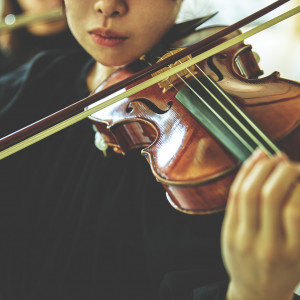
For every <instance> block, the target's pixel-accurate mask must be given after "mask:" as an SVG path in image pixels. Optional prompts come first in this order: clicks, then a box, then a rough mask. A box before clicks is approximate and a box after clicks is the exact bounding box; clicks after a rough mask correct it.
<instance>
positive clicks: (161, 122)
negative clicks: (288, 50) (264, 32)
mask: <svg viewBox="0 0 300 300" xmlns="http://www.w3.org/2000/svg"><path fill="white" fill-rule="evenodd" d="M218 30H220V27H211V28H205V29H201V30H199V31H198V32H196V33H194V34H192V36H189V37H188V39H189V40H191V39H193V38H195V39H196V40H199V39H201V38H203V37H205V36H210V35H211V34H212V33H214V32H215V31H218ZM238 34H239V33H238V32H234V33H232V34H231V35H229V36H226V37H224V39H225V40H226V39H230V38H232V35H233V36H235V35H238ZM184 40H185V39H183V40H182V41H178V42H177V45H178V44H180V42H184ZM219 42H220V43H221V42H222V41H219ZM180 46H182V45H180ZM183 46H184V45H183ZM195 55H197V52H196V53H195ZM162 59H164V57H162ZM181 61H183V60H181ZM176 63H177V64H180V62H176ZM127 72H128V69H126V70H121V71H119V72H117V73H115V74H114V75H113V76H111V77H110V78H109V79H108V80H107V81H106V82H105V83H104V84H103V85H101V87H100V88H99V89H98V90H97V91H99V90H101V89H103V88H107V86H109V85H110V84H111V83H112V82H115V81H116V80H120V77H121V78H122V77H123V76H124V77H126V76H128V74H127ZM159 72H162V70H160V71H159ZM261 74H262V71H261V70H260V68H259V66H258V64H257V62H256V59H255V56H254V55H253V52H252V51H251V46H249V45H245V44H244V43H243V42H241V43H238V44H236V45H234V46H231V47H229V48H228V49H226V50H224V51H222V52H220V53H217V54H216V55H214V56H211V57H209V59H206V60H204V61H201V62H199V63H197V64H196V65H194V66H193V67H192V68H188V69H186V70H184V71H183V72H181V73H180V72H179V73H177V75H172V76H170V77H168V78H167V79H166V80H164V81H162V82H160V83H159V84H157V85H154V86H151V87H149V88H146V89H144V90H142V91H140V92H138V93H135V94H134V95H133V96H130V97H128V98H126V99H124V100H121V101H119V102H117V103H115V104H113V105H110V106H108V107H106V108H104V109H102V110H100V111H99V112H96V113H94V114H93V115H91V116H90V117H89V118H90V119H91V120H92V121H93V123H94V125H95V126H96V128H97V129H98V131H99V132H100V133H101V134H102V136H103V139H104V141H105V143H106V144H107V145H109V146H110V147H113V149H114V150H115V151H116V152H118V153H122V154H126V153H128V152H129V151H131V150H133V149H136V148H142V149H143V150H142V151H141V153H142V155H144V156H145V157H146V159H147V161H148V162H149V164H150V167H151V170H152V172H153V174H154V176H155V178H156V179H157V181H158V182H160V183H161V184H162V185H163V186H164V188H165V190H166V192H167V198H168V200H169V202H170V203H171V205H172V206H173V207H174V208H176V209H177V210H180V211H182V212H185V213H191V214H199V213H201V214H203V213H212V212H217V211H220V210H223V209H224V208H225V205H226V199H227V197H228V191H229V187H230V185H231V183H232V181H233V179H234V177H235V174H236V172H237V170H238V169H239V166H240V164H241V162H242V161H244V160H245V159H246V158H248V157H249V156H250V154H251V153H252V152H253V151H254V150H255V149H256V148H257V147H261V148H263V149H266V151H268V152H269V153H271V154H274V153H276V152H279V148H280V149H281V150H283V151H284V152H286V153H287V154H288V155H289V156H290V158H291V159H293V160H298V161H299V160H300V127H299V124H300V83H297V82H293V81H290V80H286V79H283V78H280V77H279V75H278V73H277V72H275V73H274V74H272V75H270V76H268V77H265V78H262V79H259V78H258V77H259V76H260V75H261ZM151 76H155V74H152V75H151ZM144 80H146V79H143V80H140V81H138V82H136V83H134V84H132V85H130V86H128V87H127V88H128V89H130V88H132V87H133V86H135V85H137V84H141V82H143V81H144ZM255 124H256V125H255ZM273 142H274V143H276V146H275V144H273ZM291 145H293V146H292V147H291ZM277 147H278V148H277Z"/></svg>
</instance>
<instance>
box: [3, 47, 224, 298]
mask: <svg viewBox="0 0 300 300" xmlns="http://www.w3.org/2000/svg"><path fill="white" fill-rule="evenodd" d="M58 54H59V53H58V52H56V51H53V52H48V53H41V54H40V55H38V56H36V57H35V58H34V59H33V60H32V61H31V62H29V63H28V64H26V65H24V66H22V67H21V68H19V69H17V70H16V71H15V72H13V73H10V74H6V75H5V76H2V77H1V78H0V134H1V136H4V135H6V134H9V133H10V132H12V131H14V130H17V129H19V128H21V127H23V126H26V125H28V124H30V123H32V122H34V121H36V120H38V119H40V118H42V117H45V116H47V115H49V114H51V113H53V112H55V111H57V110H59V109H61V108H63V107H66V106H67V105H70V104H71V103H74V102H75V101H78V100H79V99H82V98H83V97H86V96H87V95H88V94H89V92H88V89H87V86H86V84H85V75H86V73H87V71H88V68H89V66H90V65H91V63H92V61H91V59H90V58H89V57H88V56H87V55H86V54H84V53H82V52H80V53H77V52H74V53H72V54H63V53H62V54H61V55H58ZM93 143H94V131H93V130H92V124H91V121H90V120H88V119H87V120H84V121H81V122H79V123H77V124H76V125H73V126H71V127H69V128H67V129H64V130H63V131H61V132H59V133H56V134H54V135H53V136H51V137H48V138H47V139H45V140H43V141H41V142H38V143H37V144H35V145H32V146H31V147H29V148H27V149H24V150H22V151H20V152H19V153H16V154H14V155H12V156H10V157H8V158H5V159H3V160H2V161H0V175H1V177H0V180H1V197H0V207H1V209H0V241H1V243H0V264H1V267H0V293H2V296H3V298H4V299H5V300H6V299H7V300H21V299H22V300H24V299H30V300H41V299H43V300H47V299H51V300H53V299H61V300H68V299H70V300H71V299H72V300H88V299H105V300H109V299H114V300H117V299H118V300H120V299H124V300H125V299H126V300H127V299H130V300H135V299H136V300H147V299H149V300H150V299H151V300H153V299H160V300H171V299H172V300H177V299H178V300H179V299H180V300H184V299H193V300H196V299H198V300H199V299H201V300H203V299H205V300H208V299H214V300H216V299H224V297H225V296H224V295H225V293H226V280H227V275H226V272H225V270H224V268H223V263H222V259H221V255H220V244H219V234H220V228H221V222H222V217H223V215H222V214H221V213H220V214H213V215H207V216H192V215H185V214H183V213H180V212H178V211H176V210H174V209H173V208H172V207H171V206H170V205H169V203H168V201H167V199H166V197H165V192H164V190H163V188H162V186H161V185H160V184H159V183H157V182H156V181H155V179H154V177H153V175H152V173H151V171H150V168H149V165H148V163H147V162H146V160H145V158H143V157H141V155H140V153H139V151H133V152H132V153H130V154H129V155H127V156H122V155H118V154H115V153H113V152H110V153H109V155H108V157H104V156H103V155H102V153H101V152H100V151H99V150H98V149H96V147H95V146H94V144H93ZM211 284H212V285H211Z"/></svg>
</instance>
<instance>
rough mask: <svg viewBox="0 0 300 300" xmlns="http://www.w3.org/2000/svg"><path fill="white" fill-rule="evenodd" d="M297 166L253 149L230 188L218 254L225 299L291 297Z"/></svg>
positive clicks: (299, 214) (299, 221)
mask: <svg viewBox="0 0 300 300" xmlns="http://www.w3.org/2000/svg"><path fill="white" fill-rule="evenodd" d="M299 178H300V165H299V164H298V163H295V162H291V161H289V160H288V158H287V157H286V156H285V155H283V154H280V155H276V156H274V157H272V158H268V157H267V156H266V155H265V154H264V153H263V152H262V151H261V150H258V151H256V152H255V154H254V155H252V157H251V158H250V159H249V160H247V161H246V162H245V163H244V164H243V166H242V167H241V169H240V171H239V173H238V175H237V177H236V179H235V180H234V183H233V185H232V187H231V190H230V193H229V194H230V195H229V199H228V204H227V208H226V214H225V219H224V223H223V227H222V255H223V260H224V263H225V266H226V268H227V271H228V273H229V276H230V279H231V281H230V284H229V288H228V292H227V299H228V300H235V299H238V300H268V299H272V300H277V299H278V300H286V299H292V297H293V291H294V289H295V288H296V286H297V284H298V282H299V281H300V180H299Z"/></svg>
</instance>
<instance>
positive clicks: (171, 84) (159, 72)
mask: <svg viewBox="0 0 300 300" xmlns="http://www.w3.org/2000/svg"><path fill="white" fill-rule="evenodd" d="M157 58H158V59H162V56H161V57H157ZM157 73H158V74H162V73H163V69H161V70H158V71H157ZM165 81H168V83H169V84H170V86H171V87H173V88H174V89H175V90H176V91H177V92H179V90H178V89H177V88H176V86H175V85H174V84H173V83H172V82H171V81H170V80H169V77H168V78H166V79H165Z"/></svg>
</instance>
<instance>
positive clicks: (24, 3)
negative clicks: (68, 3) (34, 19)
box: [17, 0, 67, 35]
mask: <svg viewBox="0 0 300 300" xmlns="http://www.w3.org/2000/svg"><path fill="white" fill-rule="evenodd" d="M17 1H18V3H19V5H20V7H21V9H22V10H23V12H24V13H28V14H35V13H42V12H49V11H51V10H56V9H62V2H63V0H17ZM66 28H67V23H66V20H65V19H60V20H55V21H51V22H49V21H47V22H39V23H35V24H32V25H31V26H30V27H28V30H29V31H30V32H31V33H33V34H36V35H48V34H55V33H58V32H60V31H62V30H65V29H66Z"/></svg>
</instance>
